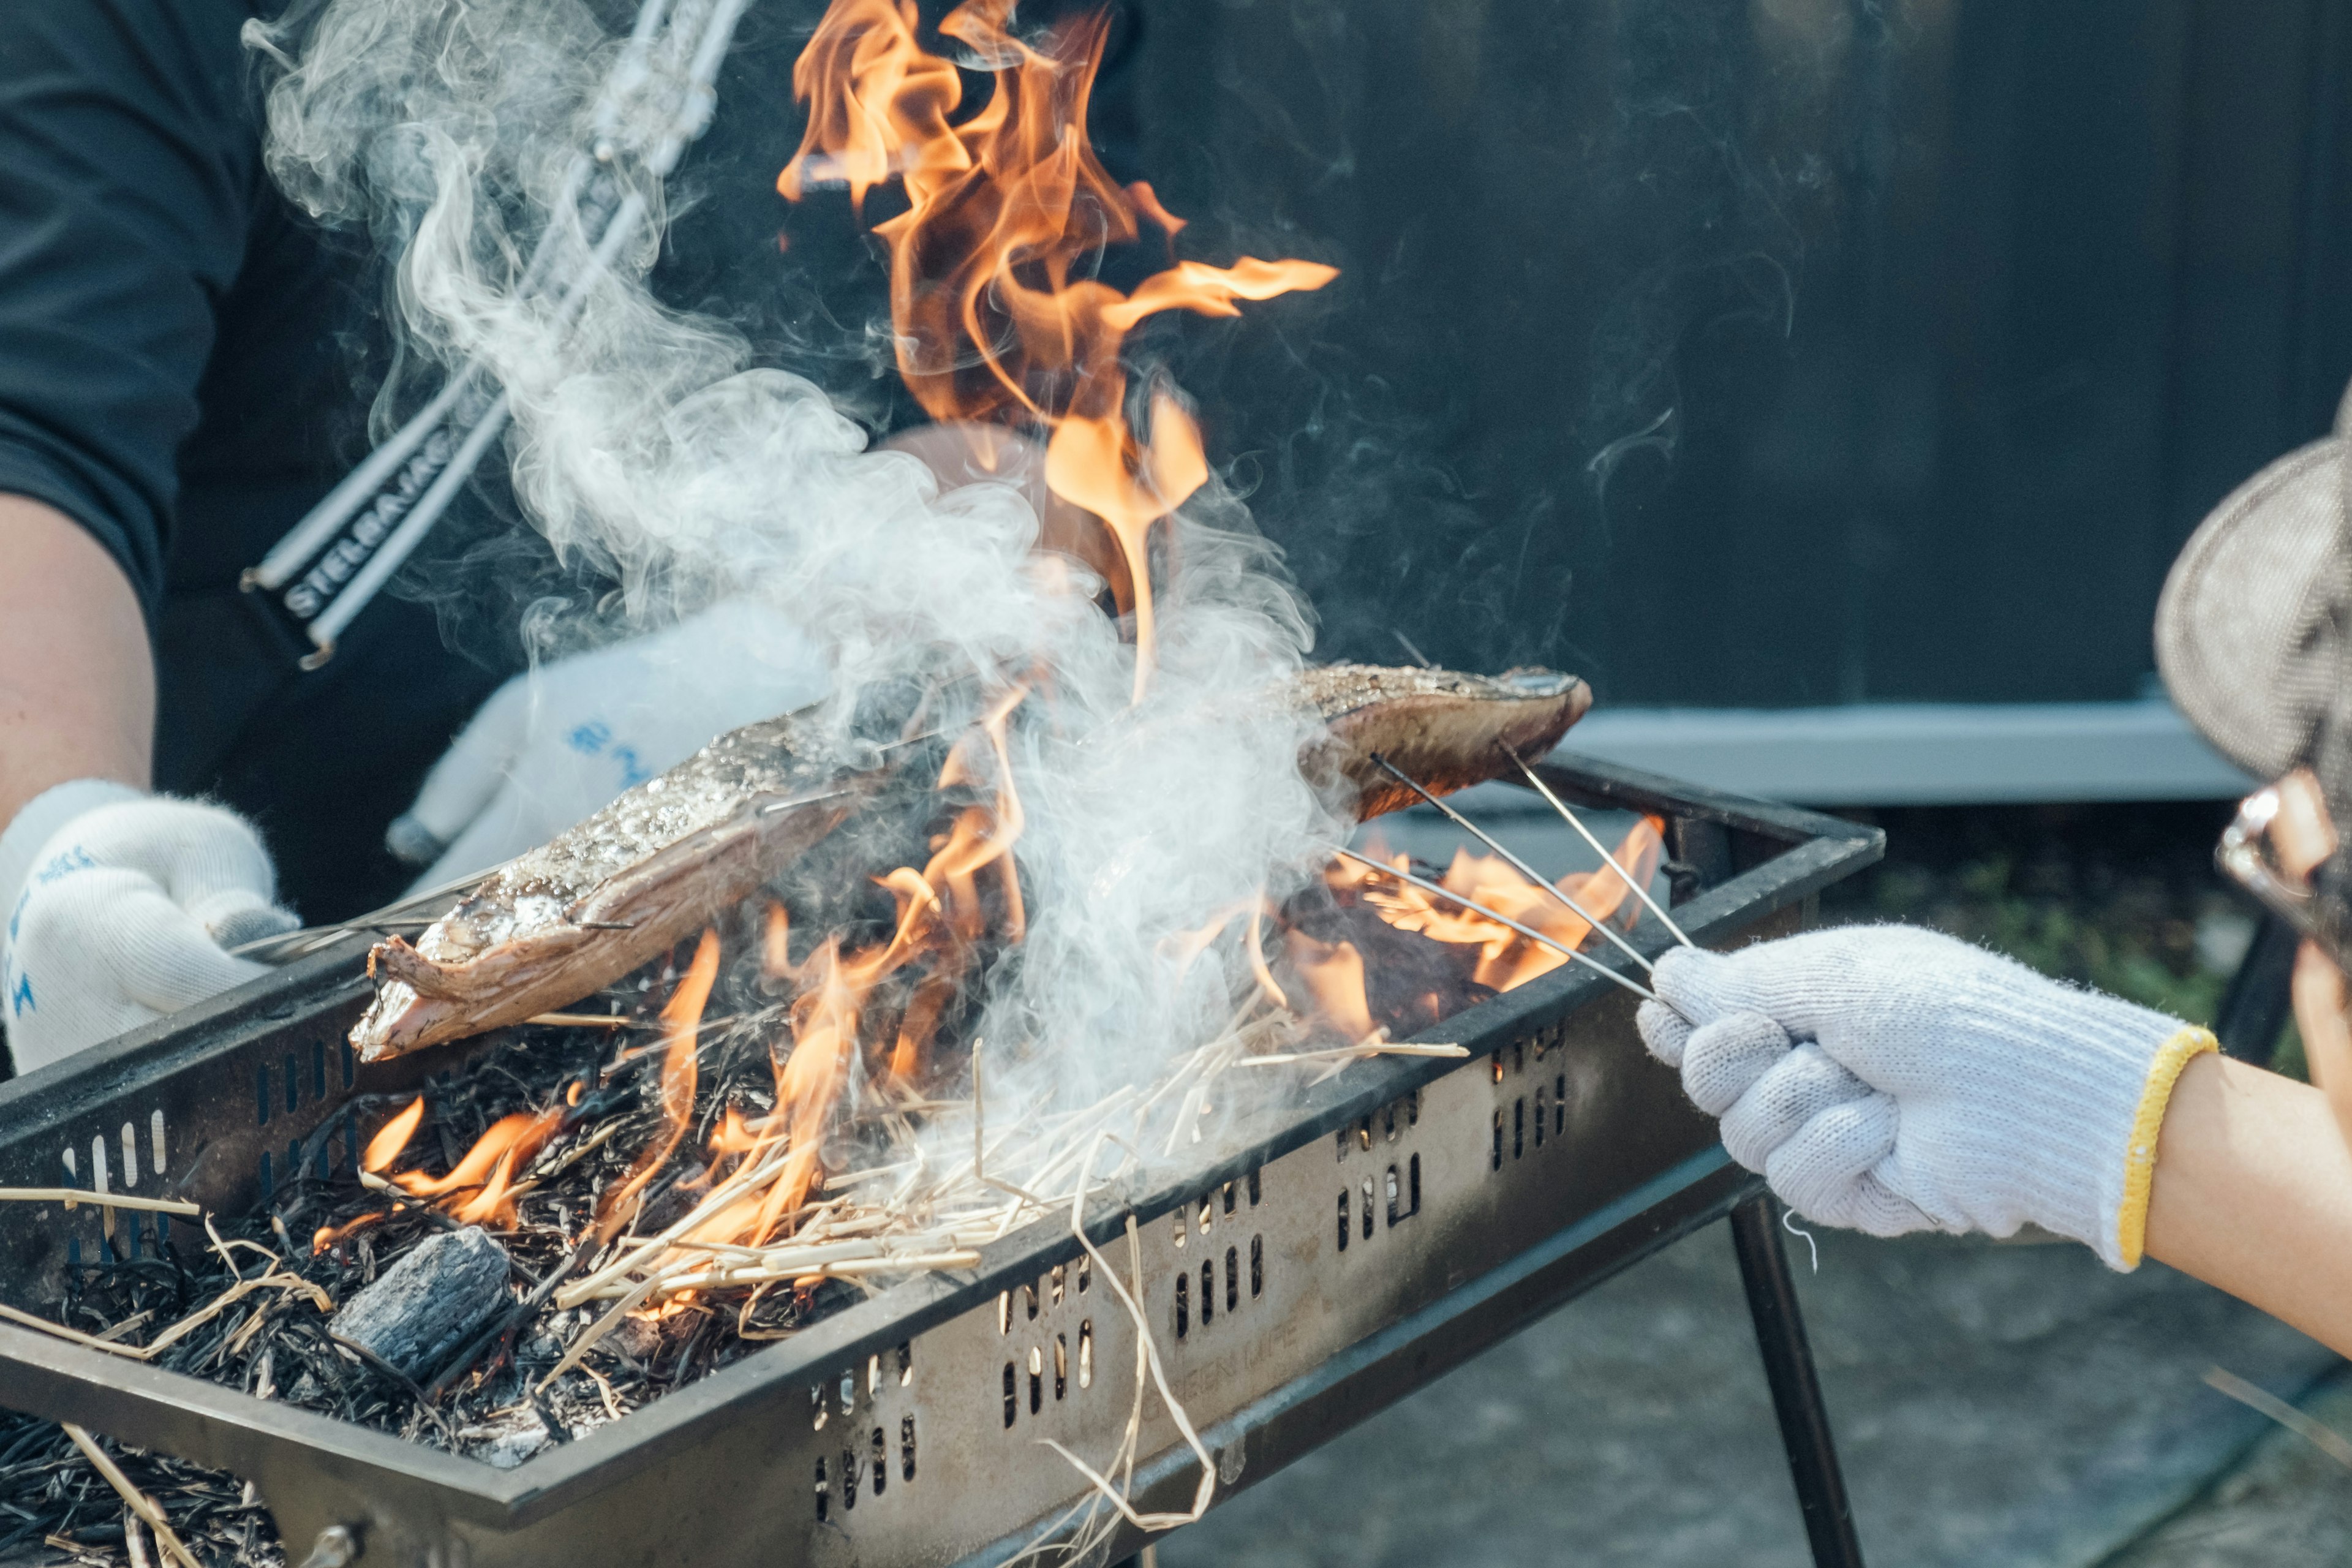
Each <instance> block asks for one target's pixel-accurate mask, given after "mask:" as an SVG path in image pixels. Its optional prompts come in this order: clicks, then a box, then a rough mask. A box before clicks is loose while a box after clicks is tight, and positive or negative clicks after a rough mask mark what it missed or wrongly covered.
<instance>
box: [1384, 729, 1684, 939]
mask: <svg viewBox="0 0 2352 1568" xmlns="http://www.w3.org/2000/svg"><path fill="white" fill-rule="evenodd" d="M1372 761H1373V762H1375V763H1379V764H1380V765H1381V767H1383V768H1386V769H1387V770H1388V772H1389V776H1390V777H1391V778H1393V779H1395V780H1396V781H1397V782H1398V783H1399V784H1403V785H1405V786H1406V787H1407V788H1409V789H1411V790H1412V792H1413V793H1414V794H1415V795H1419V796H1421V798H1422V799H1423V800H1425V801H1427V802H1428V803H1429V804H1430V805H1433V806H1435V807H1436V808H1437V809H1438V810H1440V811H1442V812H1444V814H1445V819H1446V820H1447V821H1448V822H1451V823H1452V824H1454V826H1456V827H1458V828H1460V829H1462V831H1463V832H1465V833H1467V834H1470V835H1472V836H1473V837H1475V838H1476V839H1477V840H1478V842H1479V843H1481V844H1484V845H1485V846H1486V847H1487V848H1489V849H1492V850H1493V851H1494V852H1495V853H1496V854H1497V855H1500V856H1501V857H1502V858H1504V859H1506V860H1507V861H1509V862H1510V864H1511V869H1512V870H1514V871H1517V873H1518V874H1519V875H1520V876H1522V877H1525V878H1526V879H1528V881H1529V882H1530V883H1532V884H1533V885H1535V886H1536V887H1538V888H1541V889H1543V890H1544V891H1545V892H1547V893H1549V894H1550V895H1551V896H1552V897H1553V898H1555V899H1558V900H1559V901H1560V902H1561V903H1563V904H1566V905H1567V906H1568V907H1569V909H1570V910H1571V911H1572V912H1573V913H1574V914H1575V915H1576V918H1577V919H1579V920H1580V921H1583V922H1584V923H1585V924H1586V925H1589V926H1591V928H1592V929H1593V930H1594V931H1599V932H1600V933H1601V935H1602V936H1605V937H1607V938H1608V939H1609V940H1610V941H1611V942H1615V943H1616V944H1617V947H1618V950H1619V951H1620V952H1623V953H1624V955H1625V956H1626V957H1628V958H1630V959H1632V960H1633V962H1634V963H1638V964H1640V965H1641V966H1642V972H1643V973H1645V974H1646V973H1649V971H1650V961H1649V960H1648V959H1647V958H1645V957H1643V955H1642V952H1641V950H1640V949H1638V948H1636V947H1635V946H1634V945H1633V943H1632V942H1627V941H1626V940H1625V939H1624V938H1623V937H1622V936H1619V935H1618V934H1617V931H1616V929H1615V928H1614V927H1612V926H1611V925H1609V924H1608V923H1607V922H1606V921H1601V920H1599V919H1597V918H1595V916H1594V915H1593V913H1592V911H1591V910H1588V909H1586V908H1585V907H1584V906H1583V905H1582V904H1580V903H1578V902H1577V901H1576V900H1574V899H1571V898H1570V897H1569V896H1568V894H1567V893H1566V892H1564V891H1563V890H1561V889H1560V888H1559V885H1558V884H1557V883H1554V882H1551V881H1549V880H1547V879H1545V878H1544V876H1543V874H1542V873H1541V872H1539V871H1538V870H1537V869H1536V868H1534V867H1532V866H1530V865H1528V863H1527V862H1526V861H1525V860H1522V859H1520V858H1518V857H1517V855H1514V854H1512V853H1511V852H1510V850H1509V849H1507V848H1506V847H1504V846H1503V845H1501V844H1500V843H1498V842H1496V838H1495V837H1494V835H1492V834H1490V833H1488V832H1487V831H1486V829H1485V828H1483V827H1481V826H1478V825H1477V824H1476V823H1475V822H1473V821H1471V820H1470V819H1469V818H1468V817H1466V816H1463V815H1462V814H1461V813H1460V812H1458V811H1456V810H1454V808H1453V807H1452V806H1450V805H1446V804H1445V803H1444V801H1442V800H1440V799H1438V798H1437V797H1436V796H1435V795H1432V794H1430V793H1429V791H1428V790H1426V789H1424V788H1423V787H1422V785H1421V784H1420V783H1419V782H1418V781H1416V780H1415V779H1414V778H1413V777H1412V774H1410V773H1406V772H1405V771H1404V770H1403V769H1402V768H1400V767H1398V766H1397V765H1396V764H1395V763H1392V762H1391V761H1389V760H1388V759H1387V758H1386V757H1384V756H1382V755H1381V754H1380V753H1379V752H1373V753H1372ZM1601 858H1603V859H1608V851H1607V850H1603V851H1601ZM1609 864H1610V866H1611V868H1612V869H1614V868H1616V865H1617V863H1616V862H1615V861H1614V860H1611V861H1609ZM1617 874H1618V876H1620V877H1621V878H1622V877H1623V876H1624V875H1625V873H1624V872H1623V871H1622V870H1619V871H1618V872H1617Z"/></svg>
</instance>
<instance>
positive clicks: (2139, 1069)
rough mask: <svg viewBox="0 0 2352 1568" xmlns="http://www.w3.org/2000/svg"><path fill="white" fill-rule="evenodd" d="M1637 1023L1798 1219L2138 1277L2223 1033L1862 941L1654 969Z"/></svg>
mask: <svg viewBox="0 0 2352 1568" xmlns="http://www.w3.org/2000/svg"><path fill="white" fill-rule="evenodd" d="M1654 984H1655V986H1656V988H1657V992H1658V994H1659V996H1660V997H1662V998H1664V1000H1665V1001H1666V1002H1669V1003H1672V1004H1673V1005H1674V1006H1675V1007H1677V1008H1679V1009H1681V1011H1682V1012H1683V1013H1684V1014H1685V1015H1687V1016H1688V1017H1689V1018H1690V1019H1691V1020H1695V1021H1696V1027H1694V1026H1693V1025H1692V1024H1691V1023H1687V1022H1685V1020H1684V1019H1683V1018H1679V1017H1676V1016H1675V1014H1674V1013H1672V1012H1670V1011H1668V1010H1667V1009H1666V1008H1665V1007H1663V1006H1661V1005H1658V1004H1657V1003H1654V1002H1645V1003H1643V1005H1642V1009H1641V1013H1640V1015H1639V1023H1640V1026H1641V1031H1642V1038H1643V1041H1644V1042H1645V1043H1646V1044H1647V1045H1648V1046H1649V1047H1650V1051H1651V1054H1652V1055H1654V1056H1655V1057H1656V1058H1658V1059H1659V1060H1660V1061H1663V1062H1664V1063H1665V1064H1666V1065H1667V1066H1668V1067H1672V1068H1680V1069H1681V1072H1682V1077H1683V1088H1684V1089H1685V1091H1686V1092H1687V1093H1688V1094H1689V1095H1690V1097H1691V1100H1693V1101H1694V1102H1695V1103H1696V1105H1697V1106H1698V1108H1699V1109H1700V1110H1704V1111H1706V1113H1707V1114H1708V1115H1710V1116H1716V1117H1720V1118H1721V1119H1722V1127H1721V1131H1722V1134H1723V1144H1724V1147H1725V1148H1726V1149H1727V1150H1728V1151H1729V1152H1730V1153H1731V1157H1732V1158H1733V1159H1735V1160H1737V1161H1738V1162H1739V1163H1741V1164H1742V1165H1745V1166H1747V1167H1748V1169H1749V1170H1751V1171H1755V1172H1758V1173H1760V1174H1762V1175H1763V1176H1764V1177H1765V1179H1766V1180H1768V1181H1769V1182H1770V1183H1771V1184H1772V1189H1773V1191H1775V1192H1777V1193H1778V1194H1780V1196H1781V1198H1782V1199H1783V1200H1784V1201H1786V1202H1787V1203H1788V1205H1790V1207H1791V1208H1793V1209H1795V1210H1796V1211H1797V1212H1798V1213H1799V1214H1801V1215H1804V1216H1805V1217H1806V1218H1808V1219H1812V1220H1818V1221H1820V1222H1821V1223H1822V1224H1824V1225H1833V1226H1847V1227H1850V1228H1852V1229H1855V1230H1861V1231H1867V1232H1868V1233H1870V1234H1871V1235H1873V1236H1899V1235H1902V1234H1903V1233H1905V1232H1906V1231H1914V1230H1941V1231H1948V1232H1950V1233H1953V1234H1956V1235H1957V1234H1961V1233H1964V1232H1969V1231H1982V1232H1985V1233H1987V1234H1989V1235H1991V1236H2013V1235H2015V1234H2016V1232H2017V1229H2018V1227H2019V1226H2021V1225H2024V1224H2026V1223H2028V1222H2031V1223H2032V1224H2035V1225H2038V1226H2042V1228H2043V1229H2045V1230H2049V1231H2054V1232H2056V1233H2057V1234H2058V1235H2060V1236H2065V1237H2073V1238H2074V1240H2076V1241H2080V1242H2083V1243H2085V1244H2086V1245H2088V1246H2089V1247H2092V1248H2093V1249H2094V1250H2095V1251H2096V1252H2097V1253H2098V1255H2099V1256H2100V1257H2101V1258H2104V1259H2105V1261H2106V1263H2107V1266H2108V1267H2109V1268H2117V1269H2127V1268H2134V1267H2136V1266H2137V1264H2138V1262H2139V1258H2140V1247H2141V1242H2142V1239H2143V1237H2144V1236H2145V1234H2146V1229H2147V1194H2148V1183H2149V1180H2150V1178H2151V1176H2152V1174H2153V1173H2154V1171H2155V1166H2156V1139H2157V1132H2158V1128H2159V1127H2160V1126H2161V1125H2162V1123H2163V1120H2164V1108H2165V1105H2166V1102H2167V1101H2168V1099H2169V1097H2170V1095H2171V1092H2172V1085H2173V1081H2174V1079H2177V1078H2178V1077H2179V1073H2180V1069H2181V1068H2183V1067H2184V1066H2186V1065H2187V1064H2188V1062H2189V1058H2191V1057H2194V1056H2195V1055H2197V1054H2198V1053H2199V1052H2200V1051H2209V1050H2211V1049H2213V1048H2215V1047H2214V1040H2213V1037H2212V1036H2211V1035H2210V1034H2208V1033H2207V1032H2206V1031H2204V1030H2203V1029H2198V1028H2192V1027H2190V1026H2188V1025H2185V1024H2183V1023H2181V1022H2180V1021H2179V1019H2177V1018H2168V1017H2166V1016H2164V1015H2162V1014H2160V1013H2152V1012H2150V1011H2148V1010H2147V1008H2145V1007H2137V1006H2134V1005H2132V1004H2130V1003H2128V1002H2121V1001H2118V1000H2116V998H2115V997H2112V996H2105V995H2102V994H2099V993H2097V992H2095V991H2085V990H2081V989H2078V988H2076V987H2074V986H2071V985H2066V984H2061V983H2059V982H2058V981H2055V980H2051V979H2048V978H2047V977H2045V976H2043V975H2040V974H2037V973H2034V972H2033V971H2032V970H2030V969H2027V968H2026V967H2025V966H2024V965H2022V964H2020V963H2013V962H2011V960H2009V959H2006V958H2001V957H1999V956H1997V955H1996V954H1993V953H1990V952H1985V951H1984V950H1983V949H1981V948H1977V947H1971V946H1969V944H1968V943H1967V942H1960V941H1958V940H1956V939H1954V938H1952V937H1948V936H1944V935H1940V934H1938V933H1937V932H1934V931H1921V930H1918V929H1916V928H1913V927H1906V926H1894V925H1886V926H1848V927H1843V928H1841V929H1836V930H1831V931H1813V932H1809V933H1807V934H1805V935H1802V936H1793V937H1788V938H1785V939H1783V940H1781V941H1779V942H1759V943H1758V944H1756V945H1755V946H1753V947H1746V948H1742V949H1740V950H1739V951H1738V952H1734V953H1731V954H1728V955H1725V954H1720V953H1713V952H1701V951H1696V950H1690V949H1684V950H1677V951H1675V952H1669V953H1668V954H1666V956H1665V957H1664V958H1662V959H1660V960H1659V961H1658V966H1657V973H1656V974H1655V976H1654Z"/></svg>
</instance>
